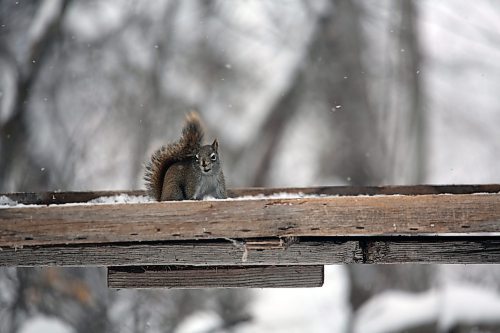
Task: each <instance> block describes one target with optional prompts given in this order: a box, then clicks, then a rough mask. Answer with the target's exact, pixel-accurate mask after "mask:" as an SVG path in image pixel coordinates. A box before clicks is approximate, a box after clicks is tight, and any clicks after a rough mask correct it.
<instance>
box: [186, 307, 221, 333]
mask: <svg viewBox="0 0 500 333" xmlns="http://www.w3.org/2000/svg"><path fill="white" fill-rule="evenodd" d="M222 324H223V323H222V320H221V319H220V317H219V316H218V315H217V314H216V313H214V312H198V313H195V314H193V315H191V316H189V317H188V318H187V319H186V320H184V321H182V322H181V324H180V325H179V327H177V329H176V332H177V333H202V332H219V330H218V328H219V327H220V326H221V325H222Z"/></svg>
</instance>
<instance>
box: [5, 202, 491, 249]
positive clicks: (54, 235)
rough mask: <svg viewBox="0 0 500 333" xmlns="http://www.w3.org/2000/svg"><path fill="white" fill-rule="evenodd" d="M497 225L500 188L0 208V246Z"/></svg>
mask: <svg viewBox="0 0 500 333" xmlns="http://www.w3.org/2000/svg"><path fill="white" fill-rule="evenodd" d="M498 232H500V194H462V195H418V196H356V197H315V198H300V199H263V200H216V201H201V202H194V201H183V202H162V203H143V204H122V205H74V206H73V205H64V206H48V207H46V206H42V207H29V208H7V209H0V247H5V246H12V247H20V246H29V245H44V244H46V245H57V244H81V243H110V242H132V241H162V240H196V239H219V238H240V239H245V238H255V237H264V238H268V237H270V238H272V237H286V236H297V237H300V236H317V237H329V236H332V237H333V236H356V235H359V236H377V235H379V236H381V235H387V236H391V235H392V236H394V235H435V234H438V233H439V234H458V235H460V234H461V235H468V234H470V233H479V234H481V233H498Z"/></svg>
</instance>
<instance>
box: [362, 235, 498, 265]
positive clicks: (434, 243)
mask: <svg viewBox="0 0 500 333" xmlns="http://www.w3.org/2000/svg"><path fill="white" fill-rule="evenodd" d="M360 248H361V252H362V253H363V259H362V262H363V263H367V264H405V263H419V264H500V238H484V239H483V238H481V237H477V238H474V237H471V238H468V239H466V240H464V239H460V238H456V239H447V237H436V238H425V237H424V238H420V239H418V238H413V239H408V240H404V239H399V240H387V239H384V240H377V241H368V242H366V241H361V243H360Z"/></svg>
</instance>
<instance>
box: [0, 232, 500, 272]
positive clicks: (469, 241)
mask: <svg viewBox="0 0 500 333" xmlns="http://www.w3.org/2000/svg"><path fill="white" fill-rule="evenodd" d="M261 242H262V241H261ZM268 242H269V243H272V240H269V241H268ZM243 244H244V243H243V242H240V241H238V243H237V244H234V243H233V242H230V241H197V242H195V241H190V242H154V243H148V242H146V243H141V244H136V243H130V244H82V245H69V246H33V247H23V248H18V249H13V248H2V250H1V251H0V266H17V267H31V266H141V265H173V266H179V265H186V266H256V265H334V264H353V263H360V264H362V263H367V264H382V263H383V264H403V263H423V264H438V263H439V264H498V263H500V239H499V238H498V237H467V236H463V237H422V236H415V237H382V238H380V237H374V238H368V237H335V238H314V239H307V240H301V241H300V242H299V243H295V244H292V245H290V246H288V247H280V246H266V247H258V246H257V245H256V243H255V242H253V241H249V242H247V243H246V244H244V245H243Z"/></svg>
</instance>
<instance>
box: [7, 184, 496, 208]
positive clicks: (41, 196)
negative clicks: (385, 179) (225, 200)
mask: <svg viewBox="0 0 500 333" xmlns="http://www.w3.org/2000/svg"><path fill="white" fill-rule="evenodd" d="M499 192H500V184H481V185H408V186H322V187H291V188H290V187H287V188H263V187H253V188H233V189H229V190H228V196H229V197H230V198H235V197H241V196H249V195H253V196H256V195H266V196H269V195H273V194H278V193H292V194H293V193H295V194H298V193H301V194H305V195H309V194H317V195H329V196H333V195H337V196H354V195H395V194H400V195H423V194H472V193H499ZM120 194H127V195H131V196H142V195H146V193H145V191H143V190H134V191H130V190H126V191H89V192H61V191H57V192H23V193H3V194H0V196H6V197H8V198H10V199H11V200H13V201H16V202H18V203H22V204H26V205H54V204H68V203H83V202H88V201H90V200H94V199H97V198H101V197H110V196H116V195H120Z"/></svg>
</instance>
